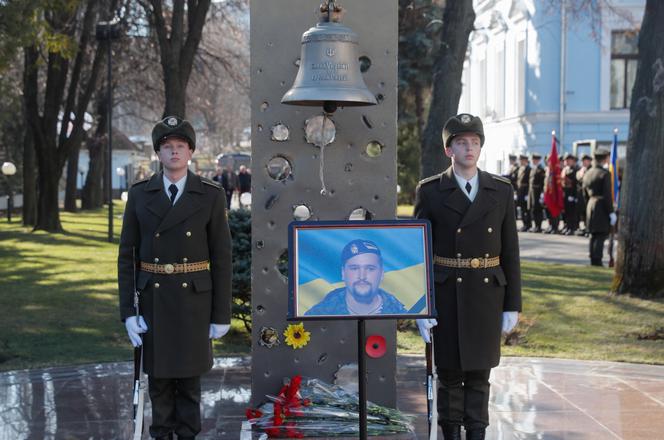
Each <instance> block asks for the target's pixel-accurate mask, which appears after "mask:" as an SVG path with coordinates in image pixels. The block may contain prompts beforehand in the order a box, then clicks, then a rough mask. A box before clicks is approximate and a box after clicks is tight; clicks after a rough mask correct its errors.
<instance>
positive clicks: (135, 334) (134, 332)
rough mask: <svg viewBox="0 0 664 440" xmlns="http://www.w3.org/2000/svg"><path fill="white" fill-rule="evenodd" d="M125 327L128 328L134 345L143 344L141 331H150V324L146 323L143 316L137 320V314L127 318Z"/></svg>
mask: <svg viewBox="0 0 664 440" xmlns="http://www.w3.org/2000/svg"><path fill="white" fill-rule="evenodd" d="M125 327H126V328H127V334H128V335H129V340H130V341H131V345H133V346H134V347H138V346H140V345H143V340H142V339H141V333H145V332H146V331H148V325H147V324H146V323H145V320H144V319H143V317H142V316H139V317H138V320H137V319H136V317H135V316H130V317H129V318H127V319H125Z"/></svg>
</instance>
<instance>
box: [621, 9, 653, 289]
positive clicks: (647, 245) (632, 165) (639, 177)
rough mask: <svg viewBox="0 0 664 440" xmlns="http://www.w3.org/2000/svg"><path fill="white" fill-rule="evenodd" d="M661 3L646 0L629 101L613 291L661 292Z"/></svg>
mask: <svg viewBox="0 0 664 440" xmlns="http://www.w3.org/2000/svg"><path fill="white" fill-rule="evenodd" d="M662 181H664V2H662V1H661V0H648V1H647V3H646V9H645V13H644V16H643V23H642V27H641V31H640V33H639V64H638V68H637V72H636V79H635V82H634V88H633V90H632V102H631V105H630V134H629V142H628V147H627V164H626V167H625V171H624V173H623V182H622V188H621V193H620V198H621V213H620V235H619V245H618V254H617V256H618V258H617V261H616V271H615V278H614V290H615V291H616V292H617V293H620V294H630V295H635V296H639V297H644V298H652V297H660V298H661V297H664V236H663V235H662V231H664V192H662V191H647V195H646V194H645V193H644V190H647V189H655V188H657V187H658V186H659V185H661V183H662Z"/></svg>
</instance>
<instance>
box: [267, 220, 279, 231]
mask: <svg viewBox="0 0 664 440" xmlns="http://www.w3.org/2000/svg"><path fill="white" fill-rule="evenodd" d="M276 226H277V224H276V223H275V222H274V221H273V220H270V221H269V222H267V227H268V228H269V229H274V228H275V227H276Z"/></svg>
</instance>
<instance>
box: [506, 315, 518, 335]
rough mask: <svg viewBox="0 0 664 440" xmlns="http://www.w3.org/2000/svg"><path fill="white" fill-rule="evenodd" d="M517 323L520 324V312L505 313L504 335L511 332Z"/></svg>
mask: <svg viewBox="0 0 664 440" xmlns="http://www.w3.org/2000/svg"><path fill="white" fill-rule="evenodd" d="M517 322H519V312H503V325H502V331H503V333H509V332H511V331H512V330H513V329H514V327H516V323H517Z"/></svg>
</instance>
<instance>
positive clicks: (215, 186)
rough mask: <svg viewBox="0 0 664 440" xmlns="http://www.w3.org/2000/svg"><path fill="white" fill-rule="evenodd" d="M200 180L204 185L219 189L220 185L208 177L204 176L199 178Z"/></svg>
mask: <svg viewBox="0 0 664 440" xmlns="http://www.w3.org/2000/svg"><path fill="white" fill-rule="evenodd" d="M201 182H203V183H204V184H206V185H210V186H211V187H213V188H217V189H221V186H220V185H219V184H218V183H217V182H214V181H212V180H210V179H206V178H205V177H202V178H201Z"/></svg>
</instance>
